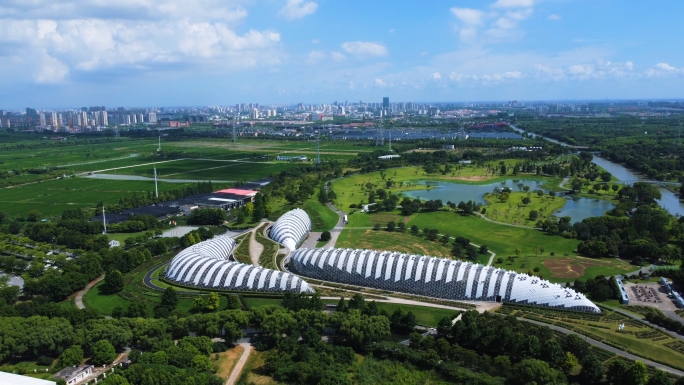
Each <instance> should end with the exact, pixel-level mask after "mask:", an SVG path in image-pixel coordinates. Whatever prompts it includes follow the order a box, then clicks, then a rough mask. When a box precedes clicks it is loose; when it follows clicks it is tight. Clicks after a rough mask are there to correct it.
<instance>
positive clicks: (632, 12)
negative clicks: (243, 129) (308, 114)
mask: <svg viewBox="0 0 684 385" xmlns="http://www.w3.org/2000/svg"><path fill="white" fill-rule="evenodd" d="M682 14H684V2H682V1H681V0H658V1H648V2H647V1H637V0H634V1H632V0H629V1H626V0H489V1H474V0H471V1H468V0H461V1H456V0H454V1H442V0H430V1H425V0H422V1H417V0H402V1H396V0H393V1H389V0H373V1H358V0H345V1H339V0H338V1H333V0H2V1H0V108H5V109H12V108H25V107H28V106H32V107H37V108H53V107H54V108H60V107H78V106H81V105H83V106H90V105H106V106H107V107H117V106H126V107H133V106H189V105H196V106H199V105H225V104H234V103H238V102H259V103H262V104H267V103H295V102H305V103H312V102H319V103H330V102H333V101H344V100H350V101H352V100H353V101H358V100H364V101H380V100H381V97H382V96H389V97H390V98H391V100H392V101H427V102H430V101H432V102H439V101H482V100H492V101H496V100H511V99H518V100H540V99H547V100H550V99H554V100H563V99H565V100H568V99H606V98H622V99H627V98H664V99H668V98H683V97H684V50H682V49H681V41H682V37H683V36H684V29H683V28H682V24H681V15H682Z"/></svg>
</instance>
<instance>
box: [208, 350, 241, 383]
mask: <svg viewBox="0 0 684 385" xmlns="http://www.w3.org/2000/svg"><path fill="white" fill-rule="evenodd" d="M243 351H245V349H244V348H243V347H242V346H240V345H237V346H235V347H234V348H232V349H230V350H226V351H225V352H223V353H215V354H212V355H211V359H212V360H214V359H216V357H218V359H217V366H218V372H216V375H217V376H219V377H221V378H227V377H228V375H230V372H231V371H232V369H233V367H234V366H235V364H236V363H237V361H238V360H239V359H240V356H241V355H242V352H243Z"/></svg>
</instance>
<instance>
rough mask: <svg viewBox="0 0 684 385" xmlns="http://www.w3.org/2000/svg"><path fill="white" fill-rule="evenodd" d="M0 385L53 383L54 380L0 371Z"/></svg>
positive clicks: (51, 384)
mask: <svg viewBox="0 0 684 385" xmlns="http://www.w3.org/2000/svg"><path fill="white" fill-rule="evenodd" d="M0 385H55V381H48V380H41V379H39V378H33V377H28V376H20V375H18V374H12V373H5V372H0Z"/></svg>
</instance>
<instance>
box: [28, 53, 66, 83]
mask: <svg viewBox="0 0 684 385" xmlns="http://www.w3.org/2000/svg"><path fill="white" fill-rule="evenodd" d="M67 74H69V67H67V66H66V65H64V64H63V63H61V62H60V61H59V60H57V59H55V58H53V57H51V56H50V55H48V54H44V55H43V58H42V60H41V64H40V68H39V70H38V72H37V73H36V74H35V75H34V78H35V80H36V82H37V83H60V82H61V81H63V80H64V78H65V77H66V76H67Z"/></svg>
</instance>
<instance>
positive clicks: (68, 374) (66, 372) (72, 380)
mask: <svg viewBox="0 0 684 385" xmlns="http://www.w3.org/2000/svg"><path fill="white" fill-rule="evenodd" d="M93 368H94V366H93V365H86V366H79V367H68V368H64V369H62V370H60V371H59V372H57V373H56V374H55V375H54V377H55V378H62V379H64V381H66V383H67V385H75V384H77V383H79V382H81V381H83V380H84V379H86V378H87V377H88V376H90V375H92V374H93Z"/></svg>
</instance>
